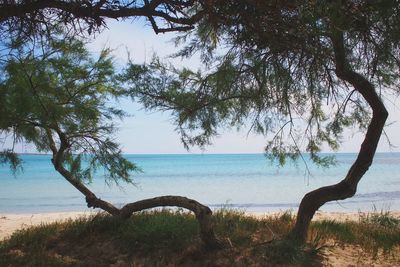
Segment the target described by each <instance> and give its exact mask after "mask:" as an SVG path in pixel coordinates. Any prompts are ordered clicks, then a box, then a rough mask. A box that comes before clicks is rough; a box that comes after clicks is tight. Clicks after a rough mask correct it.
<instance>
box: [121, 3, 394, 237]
mask: <svg viewBox="0 0 400 267" xmlns="http://www.w3.org/2000/svg"><path fill="white" fill-rule="evenodd" d="M399 25H400V5H399V3H398V1H261V0H260V1H258V0H248V1H229V0H227V1H217V2H215V3H214V6H213V8H212V9H210V10H209V12H208V13H207V16H205V17H204V19H203V20H201V21H200V23H199V24H198V26H197V28H196V30H195V31H193V32H191V33H189V34H185V35H183V36H181V37H180V38H178V41H182V40H183V41H184V42H185V41H187V40H189V42H186V46H185V47H184V48H183V49H182V50H181V51H180V52H179V53H177V56H191V55H193V54H194V53H201V55H202V57H201V58H202V59H203V63H204V64H205V66H206V68H205V69H207V71H203V72H202V71H197V72H195V71H192V70H189V69H176V68H174V67H173V66H169V65H168V64H163V63H161V62H160V61H159V60H157V59H155V60H154V61H153V62H152V63H151V64H148V65H143V66H137V65H133V64H131V65H130V67H129V68H128V69H127V72H126V76H127V78H129V77H130V79H129V83H130V84H131V90H132V97H134V98H137V99H139V101H140V102H142V103H143V104H144V105H145V107H146V108H148V109H157V110H170V111H172V114H173V116H174V118H175V123H176V125H177V127H178V128H177V129H178V131H179V132H180V133H181V136H182V141H183V143H184V144H185V145H186V146H191V145H200V146H203V145H205V144H209V143H210V142H211V138H212V137H213V136H215V135H216V134H217V133H218V129H219V127H231V126H236V127H243V125H246V123H247V122H250V124H251V126H250V129H251V130H253V131H255V132H257V133H261V134H264V135H268V134H271V133H272V134H273V137H272V139H271V140H270V141H269V142H268V144H267V146H266V152H267V154H268V155H269V156H270V157H272V158H277V159H279V162H280V163H281V164H284V163H285V160H286V158H287V157H289V158H292V159H297V158H299V157H302V153H303V152H304V151H305V152H308V153H309V155H310V157H311V159H312V160H313V161H314V162H316V163H318V164H321V165H323V166H329V165H330V164H331V163H332V158H329V157H328V158H327V157H321V156H320V155H319V154H318V152H319V151H320V149H321V147H322V146H323V145H327V146H329V147H331V148H332V149H334V150H337V149H338V148H339V145H340V140H341V136H342V133H343V130H344V129H345V128H346V127H349V126H353V125H356V126H358V127H359V128H360V129H362V130H365V138H364V141H363V143H362V145H361V148H360V150H359V153H358V156H357V159H356V160H355V162H354V163H353V165H352V167H351V168H350V170H349V171H348V173H347V175H346V177H345V178H344V179H343V180H342V181H340V182H338V183H337V184H334V185H330V186H325V187H322V188H319V189H317V190H314V191H312V192H309V193H308V194H306V195H305V196H304V198H303V199H302V201H301V203H300V206H299V210H298V214H297V219H296V224H295V226H294V228H293V230H292V231H291V234H290V235H289V238H291V239H293V240H297V241H299V242H300V243H302V242H304V241H305V239H306V236H307V230H308V226H309V224H310V221H311V219H312V218H313V215H314V213H315V212H316V211H317V210H318V209H319V208H320V207H321V206H322V205H324V204H325V203H326V202H329V201H334V200H341V199H346V198H349V197H352V196H353V195H354V194H355V193H356V190H357V185H358V182H359V181H360V179H361V178H362V176H363V175H364V173H365V172H366V171H367V170H368V168H369V166H370V165H371V164H372V160H373V157H374V154H375V151H376V148H377V145H378V142H379V139H380V136H381V133H382V131H383V128H384V125H385V121H386V119H387V116H388V112H387V110H386V108H385V106H384V104H383V101H382V98H383V97H384V96H385V95H386V96H390V94H391V93H394V94H398V93H399V89H398V88H399V86H398V85H399V77H398V73H399V67H400V49H399V48H400V47H399V41H400V34H399V33H400V28H399V27H400V26H399ZM218 47H223V48H218ZM303 140H305V141H303Z"/></svg>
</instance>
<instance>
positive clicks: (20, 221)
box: [0, 211, 400, 240]
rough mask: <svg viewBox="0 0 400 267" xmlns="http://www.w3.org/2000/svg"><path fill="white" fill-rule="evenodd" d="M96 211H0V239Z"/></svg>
mask: <svg viewBox="0 0 400 267" xmlns="http://www.w3.org/2000/svg"><path fill="white" fill-rule="evenodd" d="M94 213H96V212H90V211H86V212H82V211H80V212H52V213H34V214H8V213H0V240H4V239H5V238H8V237H10V236H11V234H12V233H13V232H14V231H16V230H19V229H24V228H28V227H30V226H35V225H40V224H47V223H52V222H56V221H65V220H68V219H76V218H78V217H81V216H88V215H91V214H94ZM246 214H247V215H248V216H254V217H257V218H262V217H265V216H276V215H279V214H282V212H246ZM366 214H367V213H358V212H351V213H344V212H321V211H318V212H317V213H316V214H315V216H314V219H313V220H324V219H326V220H336V221H346V220H351V221H357V220H359V218H360V215H361V216H362V215H366ZM391 214H392V215H393V216H395V217H397V218H400V211H393V212H391Z"/></svg>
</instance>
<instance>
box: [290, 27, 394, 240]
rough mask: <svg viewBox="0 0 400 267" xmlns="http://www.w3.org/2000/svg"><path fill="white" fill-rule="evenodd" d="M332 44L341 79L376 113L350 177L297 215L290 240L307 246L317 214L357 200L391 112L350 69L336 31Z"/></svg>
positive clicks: (316, 194)
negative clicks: (330, 206)
mask: <svg viewBox="0 0 400 267" xmlns="http://www.w3.org/2000/svg"><path fill="white" fill-rule="evenodd" d="M331 41H332V44H333V50H334V55H335V64H336V70H335V72H336V75H337V77H338V78H339V79H342V80H343V81H345V82H347V83H349V84H351V85H352V86H353V87H354V89H355V90H356V91H357V92H358V93H360V94H361V95H362V96H363V98H364V99H365V100H366V101H367V103H368V104H369V106H370V107H371V109H372V119H371V122H370V124H369V126H368V129H367V133H366V135H365V138H364V141H363V142H362V144H361V148H360V151H359V153H358V156H357V159H356V161H355V162H354V163H353V165H352V166H351V168H350V170H349V171H348V173H347V175H346V177H345V178H344V179H343V180H342V181H340V182H339V183H337V184H334V185H330V186H325V187H321V188H319V189H316V190H314V191H311V192H309V193H307V194H306V195H305V196H304V197H303V199H302V201H301V203H300V207H299V210H298V213H297V219H296V224H295V226H294V228H293V230H292V231H291V233H290V234H289V238H291V239H294V240H296V241H299V242H305V240H306V238H307V231H308V227H309V225H310V222H311V220H312V218H313V216H314V214H315V212H316V211H317V210H318V209H319V208H320V207H321V206H322V205H324V204H325V203H326V202H329V201H333V200H342V199H346V198H349V197H352V196H354V194H355V193H356V191H357V185H358V182H359V181H360V180H361V178H362V176H363V175H364V174H365V172H366V171H367V170H368V168H369V166H370V165H371V164H372V160H373V157H374V155H375V151H376V148H377V145H378V142H379V139H380V136H381V134H382V130H383V127H384V125H385V122H386V119H387V116H388V112H387V110H386V108H385V106H384V104H383V102H382V101H381V99H380V97H379V96H378V94H377V93H376V91H375V88H374V86H373V85H372V84H371V82H369V81H368V80H367V79H366V78H365V77H363V76H362V75H360V74H359V73H357V72H355V71H353V70H352V69H351V68H350V66H349V63H348V61H347V59H346V50H345V45H344V38H343V32H339V31H336V32H335V33H334V34H333V35H332V36H331Z"/></svg>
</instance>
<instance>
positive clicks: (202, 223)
mask: <svg viewBox="0 0 400 267" xmlns="http://www.w3.org/2000/svg"><path fill="white" fill-rule="evenodd" d="M46 131H47V137H48V139H49V145H50V149H51V150H52V152H53V158H52V160H51V161H52V163H53V165H54V168H55V169H56V171H58V172H59V173H60V174H61V175H62V176H63V177H64V178H65V179H66V180H67V181H68V182H69V183H70V184H71V185H72V186H74V187H75V188H76V189H77V190H78V191H79V192H81V193H82V194H83V195H84V196H85V197H86V203H87V205H88V207H89V208H100V209H102V210H104V211H106V212H108V213H110V214H111V215H113V216H121V218H125V219H127V218H129V217H130V216H131V215H132V213H134V212H138V211H142V210H146V209H151V208H156V207H166V206H174V207H180V208H185V209H188V210H190V211H192V212H193V213H194V214H195V215H196V219H197V221H198V222H199V227H200V238H201V240H202V241H203V243H204V246H205V248H206V249H218V248H222V247H223V244H222V242H221V241H220V240H219V239H218V238H217V237H216V235H215V233H214V225H213V218H212V211H211V209H210V208H209V207H207V206H204V205H202V204H200V203H199V202H197V201H195V200H193V199H189V198H186V197H181V196H161V197H155V198H151V199H144V200H140V201H137V202H133V203H129V204H126V205H125V206H123V207H122V208H121V209H118V208H117V207H115V206H114V205H112V204H111V203H109V202H107V201H104V200H102V199H100V198H98V197H97V196H96V194H94V193H93V192H92V191H91V190H90V189H89V188H87V187H86V186H85V185H84V184H83V183H82V182H81V181H80V180H79V179H76V177H75V176H74V175H73V174H72V173H71V172H69V171H68V170H67V169H65V168H64V166H63V158H64V151H65V150H66V149H67V148H68V140H67V138H66V136H65V135H64V134H63V132H62V131H61V130H60V129H58V128H56V129H55V131H56V132H57V134H58V137H59V139H60V146H59V148H57V146H56V144H55V142H54V139H53V136H52V134H51V130H50V129H46Z"/></svg>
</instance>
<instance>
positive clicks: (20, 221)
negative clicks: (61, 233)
mask: <svg viewBox="0 0 400 267" xmlns="http://www.w3.org/2000/svg"><path fill="white" fill-rule="evenodd" d="M90 214H93V212H51V213H34V214H6V213H0V240H4V239H5V238H8V237H10V236H11V234H12V233H13V232H14V231H16V230H20V229H24V228H28V227H30V226H35V225H40V224H47V223H53V222H57V221H65V220H68V219H76V218H78V217H80V216H87V215H90Z"/></svg>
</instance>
